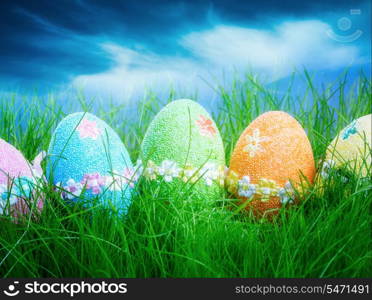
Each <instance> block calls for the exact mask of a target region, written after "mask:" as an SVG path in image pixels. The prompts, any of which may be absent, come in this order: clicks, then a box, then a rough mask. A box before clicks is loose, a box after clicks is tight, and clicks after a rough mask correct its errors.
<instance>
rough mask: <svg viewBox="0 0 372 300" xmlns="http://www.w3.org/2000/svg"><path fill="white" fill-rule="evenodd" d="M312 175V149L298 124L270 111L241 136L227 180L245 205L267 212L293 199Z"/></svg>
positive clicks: (263, 212)
mask: <svg viewBox="0 0 372 300" xmlns="http://www.w3.org/2000/svg"><path fill="white" fill-rule="evenodd" d="M314 175H315V165H314V157H313V152H312V149H311V145H310V142H309V140H308V138H307V135H306V133H305V131H304V130H303V128H302V127H301V125H300V124H299V123H298V122H297V121H296V120H295V119H294V118H293V117H291V116H290V115H289V114H287V113H285V112H282V111H270V112H266V113H264V114H262V115H260V116H259V117H258V118H256V119H255V120H254V121H253V122H252V123H251V124H250V125H249V126H248V127H247V128H246V129H245V130H244V132H243V133H242V135H241V136H240V138H239V140H238V142H237V144H236V146H235V148H234V151H233V153H232V155H231V160H230V168H229V171H228V175H227V179H226V183H227V187H228V190H229V191H230V192H232V193H233V194H234V195H235V196H236V197H238V198H240V199H242V200H243V201H242V202H243V203H244V204H246V208H247V209H251V210H253V212H254V213H255V214H256V215H264V214H267V215H268V214H270V213H272V212H275V211H278V209H279V208H280V207H281V206H282V205H285V204H287V203H292V202H294V200H295V199H294V194H295V193H294V191H295V190H296V189H297V188H298V189H299V188H300V187H301V188H303V187H304V186H305V183H306V182H307V183H312V182H313V180H314ZM303 179H305V180H303ZM294 185H296V186H294Z"/></svg>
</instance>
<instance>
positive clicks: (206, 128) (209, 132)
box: [195, 115, 216, 137]
mask: <svg viewBox="0 0 372 300" xmlns="http://www.w3.org/2000/svg"><path fill="white" fill-rule="evenodd" d="M195 123H196V125H198V126H199V128H200V134H201V135H203V136H208V137H213V136H214V135H215V134H216V129H215V128H214V126H213V122H212V120H210V119H207V118H206V117H204V116H203V115H200V116H199V119H198V120H196V121H195Z"/></svg>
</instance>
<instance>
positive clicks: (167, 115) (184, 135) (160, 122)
mask: <svg viewBox="0 0 372 300" xmlns="http://www.w3.org/2000/svg"><path fill="white" fill-rule="evenodd" d="M140 158H141V160H142V164H143V167H144V172H143V175H144V177H146V178H147V179H148V180H153V181H155V182H157V184H158V183H159V182H160V181H162V182H168V183H170V184H176V185H178V186H179V184H189V185H190V186H191V185H192V191H193V193H194V195H195V196H198V197H201V198H204V199H206V200H207V199H209V200H211V199H215V198H216V197H218V196H219V195H221V192H222V191H223V184H224V168H225V154H224V148H223V143H222V139H221V136H220V133H219V130H218V128H217V126H216V124H215V122H214V121H213V120H212V118H211V116H210V115H209V114H208V112H207V111H206V110H205V109H204V108H203V107H202V106H201V105H200V104H198V103H196V102H194V101H192V100H189V99H181V100H177V101H173V102H171V103H169V104H168V105H166V106H165V107H164V108H163V109H162V110H161V111H160V112H159V113H158V114H157V115H156V117H155V118H154V120H153V121H152V122H151V124H150V126H149V128H148V129H147V132H146V134H145V137H144V139H143V142H142V146H141V155H140Z"/></svg>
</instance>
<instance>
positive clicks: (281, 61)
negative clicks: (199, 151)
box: [73, 20, 359, 99]
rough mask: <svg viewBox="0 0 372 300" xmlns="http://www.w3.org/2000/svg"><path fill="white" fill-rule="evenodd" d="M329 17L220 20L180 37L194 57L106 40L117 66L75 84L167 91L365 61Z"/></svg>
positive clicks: (103, 90)
mask: <svg viewBox="0 0 372 300" xmlns="http://www.w3.org/2000/svg"><path fill="white" fill-rule="evenodd" d="M329 29H330V26H329V25H327V24H326V23H323V22H320V21H316V20H310V21H301V22H285V23H282V24H280V25H279V26H278V27H276V28H275V29H274V30H270V31H269V30H261V29H260V30H258V29H251V28H243V27H236V26H225V25H220V26H216V27H214V28H212V29H210V30H206V31H200V32H192V33H189V34H186V35H184V36H182V37H181V38H180V40H179V41H178V43H179V46H181V47H183V49H184V50H187V51H188V52H189V53H190V55H189V56H188V57H178V56H164V55H159V54H156V53H150V52H146V51H144V50H137V51H136V50H132V49H129V48H126V47H123V46H120V45H117V44H112V43H106V44H103V45H102V47H103V49H104V50H105V51H106V52H107V53H108V54H109V55H111V56H112V57H113V59H114V62H115V66H114V67H113V68H112V69H110V70H108V71H106V72H103V73H98V74H93V75H82V76H78V77H76V78H75V79H74V80H73V85H74V86H79V87H83V88H84V90H85V91H88V92H89V93H92V94H96V95H97V93H98V94H99V95H102V94H106V95H107V94H109V95H112V96H115V97H117V98H121V99H126V98H128V97H130V96H132V95H138V94H142V93H143V92H144V89H145V88H147V87H149V88H152V89H153V90H155V91H161V90H162V89H166V88H168V87H169V86H170V85H171V84H173V86H177V87H182V88H185V89H190V91H194V90H195V88H197V89H199V90H200V89H206V88H207V86H206V85H205V83H204V82H203V80H202V79H201V78H204V79H206V78H208V77H209V78H210V75H213V76H216V77H217V78H219V77H220V76H219V75H221V74H222V71H229V70H231V69H234V70H237V71H241V72H244V71H247V70H251V71H253V72H257V74H259V75H262V76H264V77H266V78H268V79H269V80H276V79H279V78H282V77H285V76H287V75H289V74H290V73H291V72H292V71H293V70H294V68H296V67H298V68H300V69H302V67H306V68H308V69H310V70H321V69H332V68H340V67H341V68H342V67H346V66H349V65H351V64H352V63H358V62H359V53H358V48H357V47H355V46H353V45H350V44H341V43H338V42H336V41H334V40H332V39H330V38H329V37H328V36H327V34H326V32H327V30H329Z"/></svg>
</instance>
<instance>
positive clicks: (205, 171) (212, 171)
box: [200, 163, 220, 186]
mask: <svg viewBox="0 0 372 300" xmlns="http://www.w3.org/2000/svg"><path fill="white" fill-rule="evenodd" d="M200 174H201V177H202V178H203V179H204V180H205V183H206V185H208V186H211V185H212V184H213V181H215V180H217V179H218V177H219V175H220V173H219V171H218V167H217V165H216V164H214V163H206V164H205V165H204V166H203V167H202V168H201V170H200Z"/></svg>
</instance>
